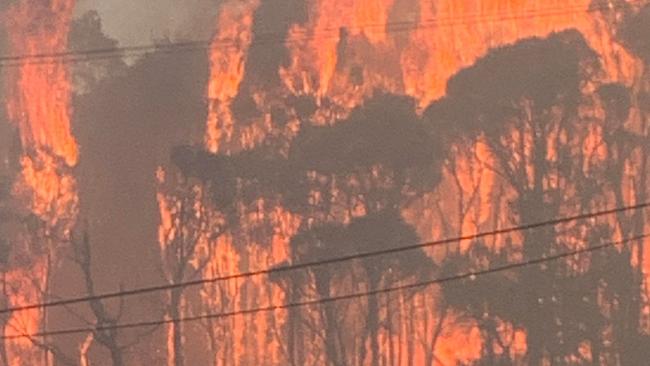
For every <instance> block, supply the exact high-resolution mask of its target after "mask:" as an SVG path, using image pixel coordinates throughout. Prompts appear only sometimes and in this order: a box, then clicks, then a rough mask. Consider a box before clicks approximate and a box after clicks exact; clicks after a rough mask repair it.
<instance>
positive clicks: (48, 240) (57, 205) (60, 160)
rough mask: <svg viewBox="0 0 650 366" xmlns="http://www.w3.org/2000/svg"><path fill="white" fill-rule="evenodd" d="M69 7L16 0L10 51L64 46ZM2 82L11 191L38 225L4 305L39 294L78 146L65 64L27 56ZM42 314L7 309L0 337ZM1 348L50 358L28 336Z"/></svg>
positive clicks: (53, 0) (71, 189)
mask: <svg viewBox="0 0 650 366" xmlns="http://www.w3.org/2000/svg"><path fill="white" fill-rule="evenodd" d="M74 5H75V1H74V0H46V1H29V0H18V1H15V2H14V4H12V5H10V6H9V8H8V11H7V13H6V14H4V15H3V20H4V23H5V25H6V26H7V30H8V34H9V46H10V47H9V48H10V50H11V51H12V53H13V54H20V55H38V54H51V53H59V52H64V51H67V46H68V39H67V37H68V31H69V26H70V21H71V19H72V12H73V8H74ZM5 80H6V88H7V90H8V92H7V93H6V95H7V101H6V104H7V110H8V114H9V119H10V120H11V121H12V122H14V123H15V125H16V126H17V127H18V131H19V133H20V138H21V142H22V146H23V150H24V155H23V156H22V158H21V161H20V163H21V166H22V172H21V173H20V175H19V177H18V179H17V181H16V182H15V185H14V195H15V197H16V198H17V199H18V200H19V201H20V202H22V204H23V206H24V208H25V209H27V210H29V211H31V212H32V213H33V214H34V215H35V216H36V217H38V218H39V220H40V221H41V222H42V225H43V226H44V229H43V230H42V233H43V235H44V236H43V237H38V238H36V237H33V238H30V239H26V240H34V241H38V243H34V244H37V245H35V246H34V247H38V248H39V249H38V250H39V252H38V253H23V255H27V256H30V257H31V258H30V261H31V262H32V263H31V264H30V265H27V266H26V268H24V269H23V268H18V269H15V270H11V271H10V272H9V273H7V275H6V281H7V284H8V285H9V287H10V288H14V289H15V291H14V292H12V293H8V294H7V296H8V303H9V304H10V305H11V306H22V305H26V304H33V303H38V302H41V301H43V300H44V297H43V291H45V290H46V289H47V282H48V281H49V280H48V278H49V276H50V272H51V265H52V263H51V258H53V257H54V256H55V249H56V246H57V243H53V241H56V240H57V239H55V238H52V237H53V236H55V235H58V234H61V235H63V236H67V235H68V233H69V230H70V228H71V226H72V224H73V223H74V220H75V218H76V213H77V200H78V198H77V191H76V181H75V179H74V177H73V176H72V175H70V168H72V167H74V166H75V165H76V164H77V161H78V149H77V143H76V141H75V139H74V137H73V135H72V131H71V125H70V113H71V109H70V108H71V107H70V100H71V88H72V87H71V83H70V80H69V73H68V69H67V65H66V64H65V63H63V62H56V60H47V59H44V60H40V59H27V60H26V61H25V62H21V63H19V64H18V65H16V66H15V67H13V68H7V71H6V79H5ZM59 239H63V238H59ZM15 250H17V249H15ZM45 317H46V315H45V313H44V312H43V311H41V310H30V311H24V312H18V313H15V314H12V316H11V318H10V319H8V320H7V324H8V326H7V327H5V335H8V336H10V335H15V334H29V333H35V332H38V331H40V330H41V329H42V328H41V327H42V326H43V325H44V323H43V322H44V321H45ZM8 354H9V357H10V360H11V362H10V363H11V365H35V364H47V363H49V362H50V361H48V359H49V357H50V356H48V355H47V354H46V353H45V356H43V355H42V354H43V352H42V351H41V350H40V349H39V348H37V347H34V345H33V344H32V343H31V342H30V341H29V340H28V339H18V340H16V341H13V342H9V344H8Z"/></svg>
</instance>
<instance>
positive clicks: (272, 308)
mask: <svg viewBox="0 0 650 366" xmlns="http://www.w3.org/2000/svg"><path fill="white" fill-rule="evenodd" d="M647 237H650V233H644V234H642V235H638V236H634V237H631V238H628V239H623V240H619V241H615V242H609V243H605V244H601V245H596V246H591V247H587V248H583V249H576V250H573V251H569V252H564V253H560V254H555V255H551V256H547V257H543V258H535V259H531V260H527V261H523V262H518V263H511V264H507V265H503V266H500V267H495V268H490V269H485V270H480V271H471V272H465V273H462V274H458V275H453V276H449V277H442V278H437V279H432V280H429V281H423V282H416V283H411V284H407V285H401V286H395V287H388V288H383V289H376V290H372V291H365V292H357V293H352V294H347V295H340V296H331V297H326V298H321V299H316V300H308V301H299V302H292V303H285V304H280V305H270V306H265V307H257V308H252V309H245V310H237V311H230V312H223V313H214V314H203V315H197V316H190V317H182V318H173V319H162V320H150V321H141V322H133V323H121V324H113V325H102V326H97V327H93V328H90V327H84V328H70V329H62V330H54V331H44V332H38V333H33V334H21V335H18V334H16V335H10V336H1V337H0V340H3V339H17V338H24V337H30V338H36V337H49V336H58V335H69V334H77V333H87V332H104V331H108V330H117V329H132V328H142V327H150V326H160V325H164V324H170V323H183V322H193V321H199V320H208V319H221V318H228V317H233V316H239V315H251V314H256V313H262V312H271V311H277V310H286V309H291V308H297V307H305V306H311V305H320V304H327V303H333V302H339V301H344V300H353V299H359V298H364V297H369V296H377V295H381V294H387V293H392V292H399V291H404V290H410V289H416V288H426V287H429V286H432V285H436V284H441V283H446V282H452V281H459V280H464V279H472V280H473V279H475V278H476V277H479V276H483V275H489V274H493V273H498V272H504V271H508V270H512V269H519V268H524V267H528V266H532V265H536V264H542V263H547V262H551V261H556V260H559V259H563V258H568V257H572V256H575V255H579V254H585V253H591V252H596V251H600V250H604V249H607V248H610V247H615V246H619V245H623V244H626V243H629V242H632V241H636V240H641V239H644V238H647Z"/></svg>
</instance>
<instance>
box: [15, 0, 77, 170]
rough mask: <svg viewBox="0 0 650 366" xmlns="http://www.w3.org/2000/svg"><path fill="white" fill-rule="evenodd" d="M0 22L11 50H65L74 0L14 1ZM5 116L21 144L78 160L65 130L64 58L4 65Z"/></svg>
mask: <svg viewBox="0 0 650 366" xmlns="http://www.w3.org/2000/svg"><path fill="white" fill-rule="evenodd" d="M15 3H16V4H15V5H12V6H10V7H9V11H8V12H7V14H5V16H4V21H5V22H6V26H7V28H8V30H9V41H10V46H11V49H12V50H13V51H14V53H15V54H21V55H24V54H26V55H31V54H49V53H57V52H62V51H66V49H67V45H68V40H67V37H68V28H69V24H70V20H71V18H72V10H73V7H74V3H75V2H74V0H48V1H29V0H18V1H15ZM7 74H8V82H7V85H8V89H9V93H7V95H8V96H9V100H8V103H7V107H8V110H9V118H10V119H11V120H12V121H13V122H15V123H16V124H17V125H18V127H19V129H20V136H21V138H22V143H23V146H24V147H25V148H26V149H34V150H43V151H47V152H49V153H51V154H53V155H54V156H56V157H58V158H61V159H63V160H65V162H66V163H67V164H68V165H69V166H73V165H75V164H76V163H77V158H78V157H77V155H78V152H77V144H76V142H75V139H74V137H73V136H72V132H71V129H70V91H71V84H70V82H69V79H68V70H67V66H66V65H65V64H64V63H56V62H45V63H36V62H32V63H31V64H30V62H26V63H24V64H22V65H20V66H19V67H17V68H16V70H9V71H8V72H7Z"/></svg>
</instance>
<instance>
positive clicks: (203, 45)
mask: <svg viewBox="0 0 650 366" xmlns="http://www.w3.org/2000/svg"><path fill="white" fill-rule="evenodd" d="M636 3H645V1H644V0H634V1H631V2H629V3H627V4H620V3H617V4H615V5H608V4H601V5H594V6H591V7H589V8H587V9H585V7H584V6H566V7H556V8H547V9H543V10H532V11H528V12H524V13H521V14H515V15H511V14H509V13H506V12H497V13H493V14H480V13H475V14H472V15H469V16H468V15H465V16H459V17H438V18H432V19H428V20H422V21H421V22H417V21H403V22H389V23H383V24H366V25H360V26H356V27H354V26H351V27H345V26H344V27H340V28H325V29H323V30H321V32H320V34H326V35H327V34H330V33H332V32H338V31H339V30H340V29H342V28H344V29H347V30H357V31H364V32H367V31H368V30H369V29H370V28H379V27H383V28H385V29H379V31H381V32H386V33H395V32H404V31H411V30H416V29H425V28H432V27H444V26H452V27H453V26H455V25H463V24H469V21H471V22H472V23H484V22H491V21H508V20H517V19H527V18H536V17H548V16H557V15H565V14H572V13H576V14H580V13H592V12H603V11H614V10H617V9H620V8H622V7H623V6H625V5H633V4H636ZM302 34H303V35H304V37H297V38H293V39H290V40H288V39H287V38H286V34H284V33H263V34H260V35H258V36H256V37H255V39H254V40H253V41H252V42H251V45H264V44H275V43H284V44H291V43H294V42H295V43H299V42H304V41H309V40H314V39H327V38H328V37H321V36H319V33H309V32H307V31H304V32H302ZM330 37H332V38H338V34H331V35H330ZM240 43H241V42H240V41H239V40H237V39H233V38H226V39H220V40H199V41H185V42H170V43H164V44H147V45H138V46H124V47H110V48H98V49H88V50H72V51H64V52H55V53H41V54H25V55H15V56H3V57H0V65H1V66H4V67H16V66H21V65H24V64H30V65H31V64H51V63H74V62H87V61H97V60H106V59H112V58H127V57H137V56H142V55H144V54H146V53H148V52H151V51H157V52H162V53H172V52H182V51H185V52H186V51H201V50H206V49H215V48H222V47H236V46H238V45H239V44H240ZM54 59H60V61H57V60H54Z"/></svg>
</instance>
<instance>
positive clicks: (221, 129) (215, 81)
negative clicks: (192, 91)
mask: <svg viewBox="0 0 650 366" xmlns="http://www.w3.org/2000/svg"><path fill="white" fill-rule="evenodd" d="M258 4H259V1H258V0H246V1H238V0H230V1H226V2H224V3H223V4H222V5H221V9H220V12H219V20H218V24H219V25H218V32H217V34H216V35H215V37H214V39H213V41H212V48H211V50H210V80H209V82H208V91H207V97H208V103H209V110H208V121H207V126H206V136H205V144H206V147H207V148H208V150H209V151H211V152H217V151H218V150H219V147H220V144H221V143H222V142H223V141H222V140H223V138H224V137H225V138H226V139H229V138H230V137H231V136H232V133H233V131H232V129H233V120H232V113H231V111H230V102H231V101H232V99H233V98H234V97H235V96H236V95H237V92H238V91H239V84H240V83H241V81H242V79H243V78H244V71H245V68H246V67H245V66H246V53H247V51H248V47H249V46H250V44H251V42H252V38H253V35H252V26H253V12H254V11H255V9H256V8H257V6H258Z"/></svg>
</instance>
